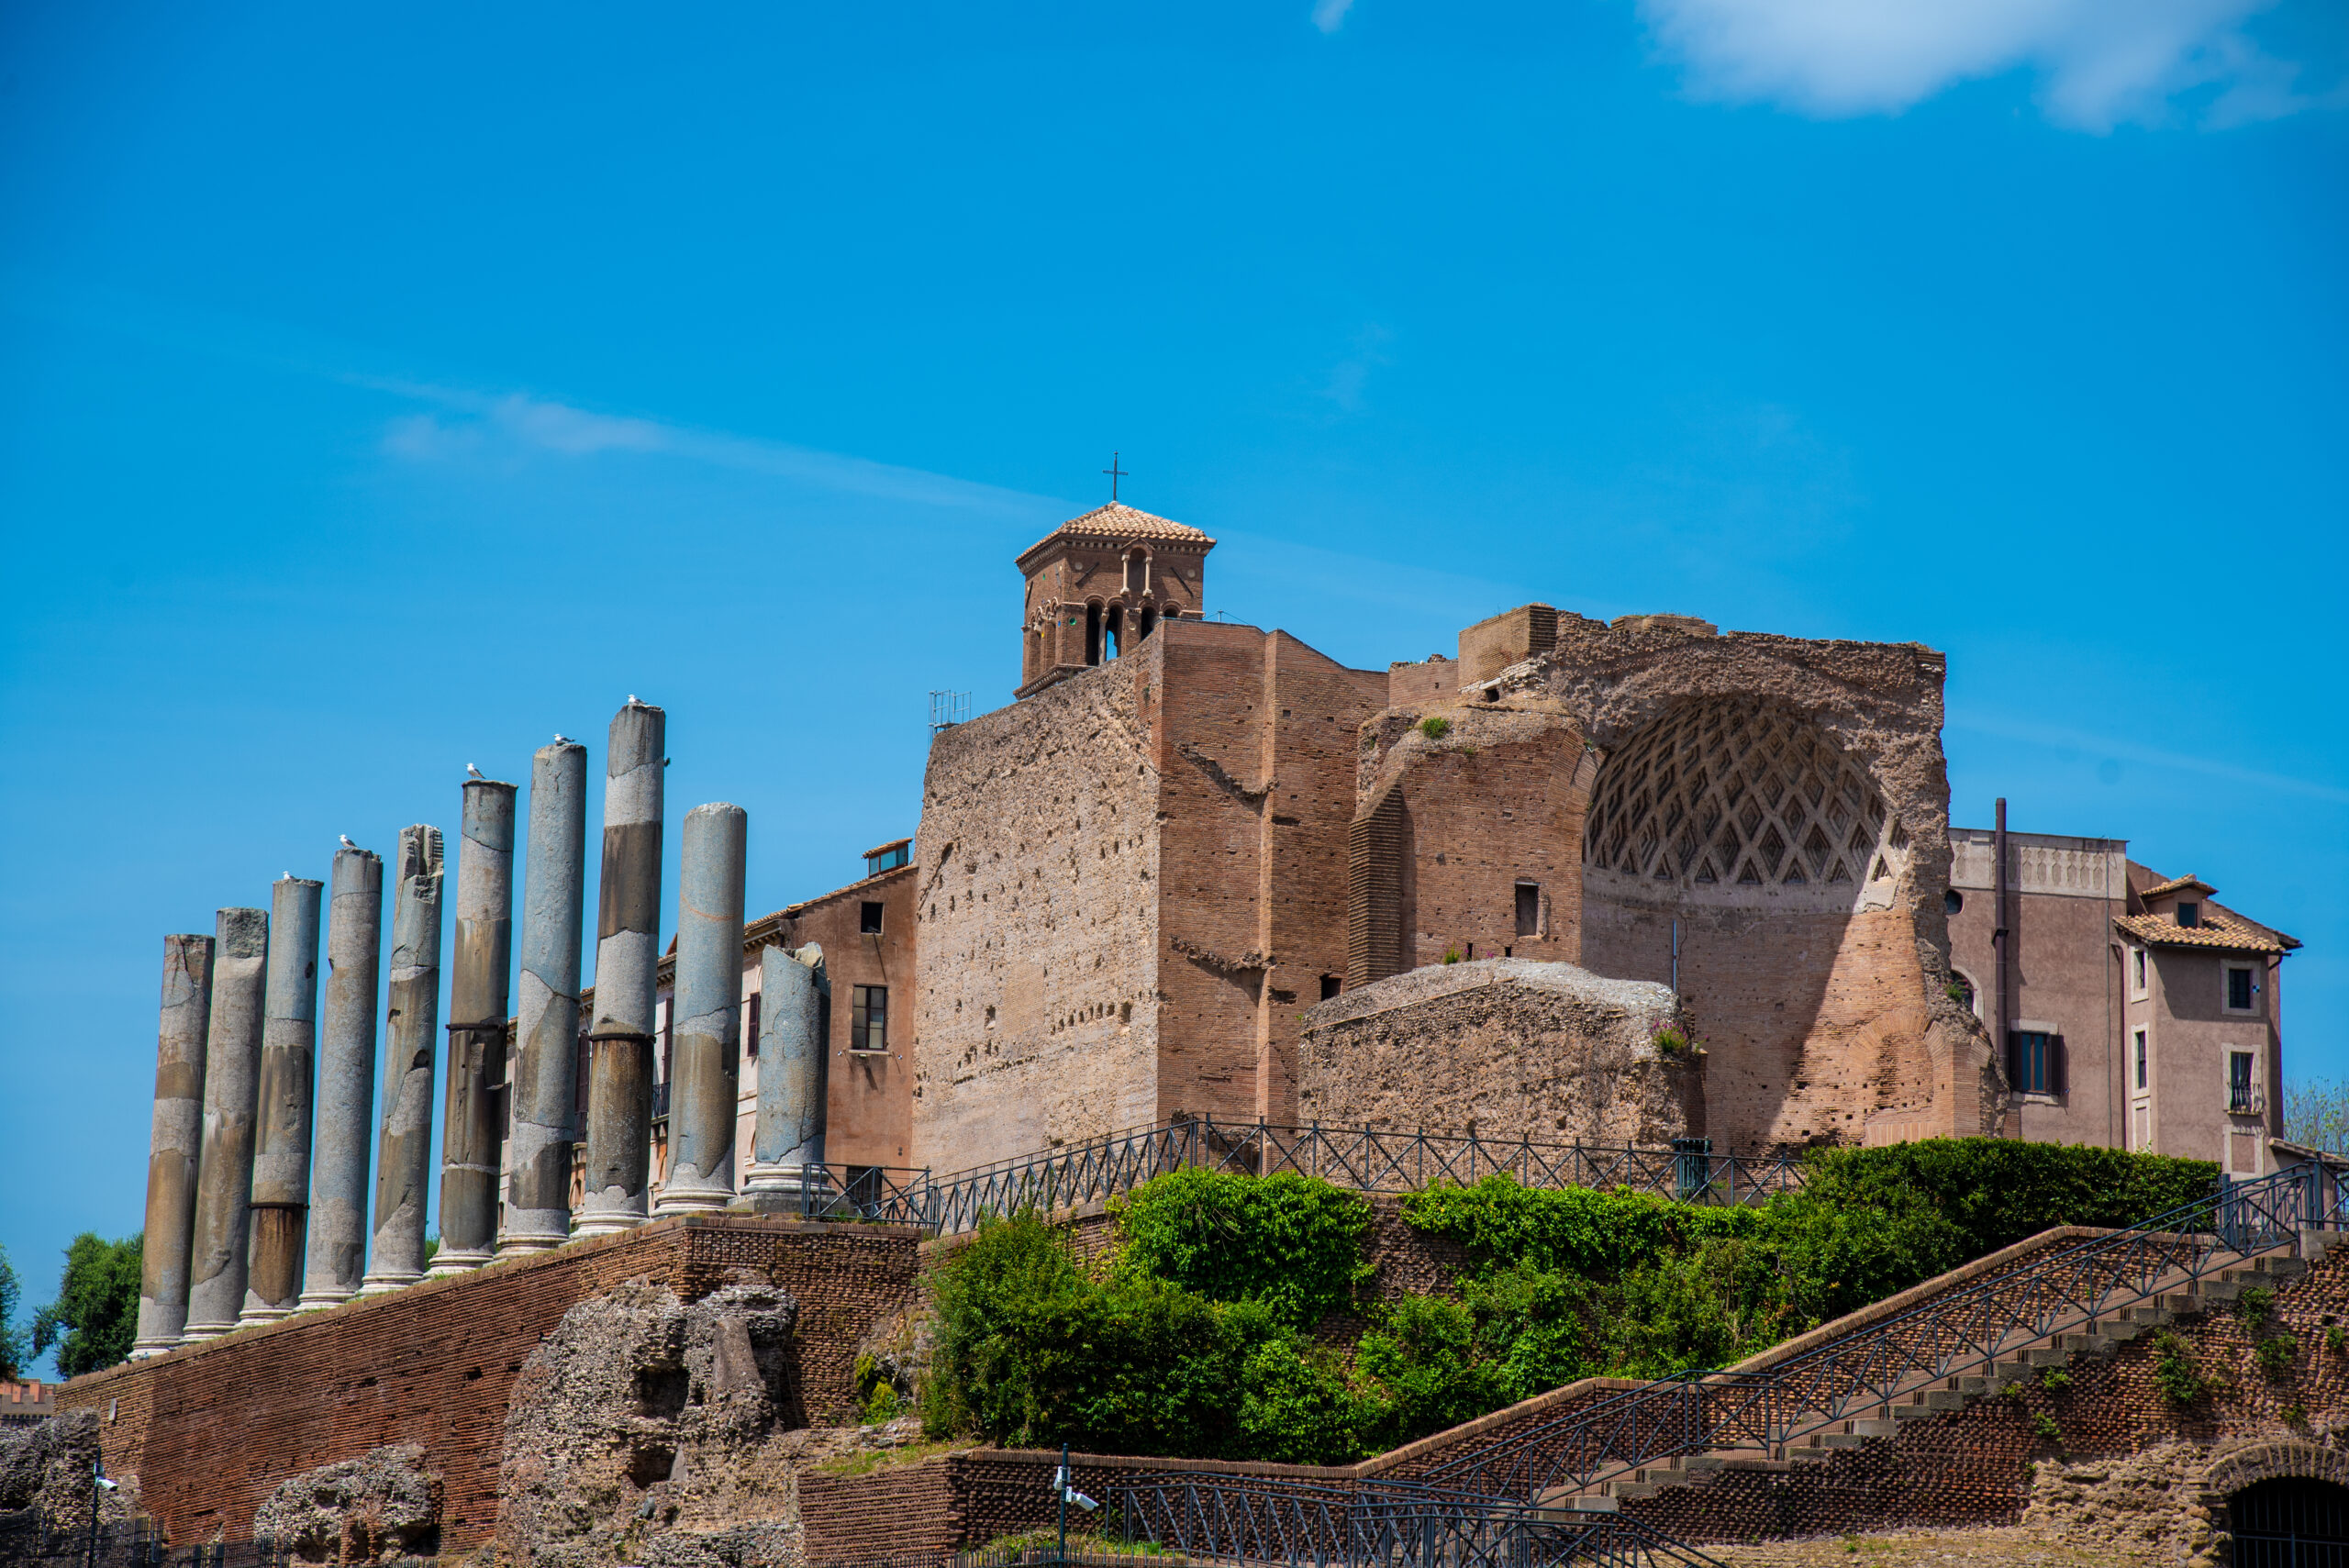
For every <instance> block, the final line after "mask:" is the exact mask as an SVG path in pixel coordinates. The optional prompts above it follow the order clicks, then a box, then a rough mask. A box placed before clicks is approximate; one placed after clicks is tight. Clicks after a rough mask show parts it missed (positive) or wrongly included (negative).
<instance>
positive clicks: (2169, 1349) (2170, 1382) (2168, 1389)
mask: <svg viewBox="0 0 2349 1568" xmlns="http://www.w3.org/2000/svg"><path fill="white" fill-rule="evenodd" d="M2154 1386H2156V1387H2158V1388H2159V1389H2160V1390H2161V1391H2162V1397H2163V1398H2165V1399H2167V1400H2168V1401H2169V1402H2170V1403H2171V1404H2173V1405H2179V1406H2184V1405H2191V1404H2194V1403H2195V1402H2196V1401H2198V1400H2199V1399H2201V1398H2202V1397H2204V1396H2206V1395H2208V1394H2210V1392H2211V1391H2212V1390H2213V1389H2215V1388H2216V1387H2217V1386H2218V1385H2217V1383H2216V1381H2215V1380H2214V1379H2211V1378H2208V1377H2205V1376H2203V1375H2202V1373H2201V1371H2200V1370H2199V1368H2197V1367H2196V1366H2195V1364H2194V1355H2193V1351H2192V1349H2191V1348H2190V1347H2189V1346H2188V1344H2187V1342H2186V1341H2185V1340H2182V1339H2180V1338H2178V1337H2177V1336H2176V1334H2173V1333H2171V1332H2169V1331H2168V1330H2166V1329H2165V1330H2164V1331H2163V1332H2162V1333H2161V1334H2160V1335H2158V1336H2156V1337H2155V1339H2154Z"/></svg>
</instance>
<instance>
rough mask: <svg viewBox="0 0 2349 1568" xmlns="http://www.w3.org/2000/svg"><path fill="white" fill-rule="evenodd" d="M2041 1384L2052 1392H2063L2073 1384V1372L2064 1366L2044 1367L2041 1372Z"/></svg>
mask: <svg viewBox="0 0 2349 1568" xmlns="http://www.w3.org/2000/svg"><path fill="white" fill-rule="evenodd" d="M2039 1386H2040V1387H2042V1388H2043V1389H2045V1390H2046V1391H2047V1392H2048V1393H2050V1394H2061V1393H2063V1392H2064V1391H2065V1389H2067V1388H2069V1387H2071V1386H2072V1374H2071V1373H2068V1372H2065V1370H2064V1369H2063V1368H2062V1367H2055V1366H2050V1367H2042V1368H2041V1369H2040V1373H2039Z"/></svg>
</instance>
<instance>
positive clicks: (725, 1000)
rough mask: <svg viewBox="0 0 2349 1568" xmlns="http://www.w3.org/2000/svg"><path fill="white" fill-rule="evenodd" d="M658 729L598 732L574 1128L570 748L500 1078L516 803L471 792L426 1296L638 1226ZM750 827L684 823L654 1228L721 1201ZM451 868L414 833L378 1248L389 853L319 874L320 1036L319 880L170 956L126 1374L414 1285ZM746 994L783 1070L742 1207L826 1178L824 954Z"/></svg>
mask: <svg viewBox="0 0 2349 1568" xmlns="http://www.w3.org/2000/svg"><path fill="white" fill-rule="evenodd" d="M665 723H666V720H665V716H664V715H663V714H662V710H661V709H659V708H657V707H652V706H648V705H645V704H642V703H640V702H638V701H637V700H636V699H635V698H633V697H631V698H629V703H628V706H625V707H623V708H622V709H621V710H620V711H619V713H618V715H617V716H616V717H614V718H613V720H612V726H611V733H610V747H609V752H608V762H607V782H606V788H605V805H604V842H603V877H602V883H601V889H602V891H601V900H600V907H599V909H598V917H597V922H596V982H597V984H596V1012H595V1017H594V1018H593V1019H592V1020H591V1021H590V1025H589V1028H588V1029H587V1031H586V1040H587V1045H588V1079H589V1081H588V1084H587V1109H586V1117H585V1126H584V1129H582V1128H581V1127H580V1126H578V1124H577V1121H578V1118H577V1114H576V1108H577V1105H578V1095H579V1087H580V1085H579V1084H578V1082H577V1073H578V1055H577V1049H578V1047H577V1041H578V1039H579V1036H580V1029H579V1004H580V974H579V959H580V943H581V938H582V914H583V910H582V903H583V896H582V890H583V886H584V878H583V875H582V871H583V867H582V862H583V860H584V852H585V837H586V777H587V774H586V757H587V753H586V748H585V747H584V746H582V745H580V744H578V743H577V742H575V741H571V740H563V739H562V738H561V737H557V738H556V740H555V742H554V743H553V744H552V745H549V746H545V747H541V748H540V750H539V751H538V753H537V754H536V756H535V757H534V758H533V759H532V764H531V787H530V819H529V860H528V862H527V871H528V884H527V886H526V888H525V890H524V899H523V925H522V949H521V954H520V958H521V996H520V1008H519V1014H520V1016H519V1018H518V1020H517V1027H516V1031H515V1038H516V1051H515V1052H514V1058H515V1059H514V1062H513V1063H512V1072H511V1073H510V1075H509V1073H508V1071H507V1067H508V1063H507V1060H506V1058H507V1047H506V1040H507V976H508V974H509V973H510V970H511V961H512V958H513V956H514V954H513V937H514V931H513V903H514V885H513V865H514V840H515V819H514V812H515V795H516V789H515V786H514V785H513V784H504V783H500V782H498V781H496V780H494V779H484V778H479V777H476V778H474V779H473V780H471V781H469V782H468V783H467V784H465V786H464V802H463V815H462V828H461V829H460V834H459V840H458V850H457V868H456V872H457V887H456V895H455V904H456V929H455V933H454V949H455V951H454V953H453V956H452V973H451V984H450V997H449V1012H450V1015H451V1018H450V1022H449V1024H448V1026H447V1029H446V1034H447V1038H448V1059H447V1060H448V1065H447V1073H446V1079H445V1084H444V1089H445V1096H446V1097H445V1101H444V1106H443V1115H442V1123H441V1159H440V1249H439V1251H438V1252H437V1253H436V1254H435V1255H434V1257H433V1258H432V1260H431V1266H430V1272H431V1273H435V1274H444V1273H458V1272H462V1271H463V1270H466V1269H470V1268H474V1267H478V1266H479V1265H481V1264H483V1263H485V1262H489V1261H490V1260H491V1259H492V1258H493V1257H495V1256H496V1255H499V1254H501V1253H513V1252H529V1251H543V1250H545V1249H548V1248H551V1247H555V1246H560V1245H562V1243H563V1242H564V1241H566V1240H570V1239H571V1238H572V1237H573V1235H597V1234H608V1233H612V1232H616V1231H619V1230H625V1229H629V1228H631V1227H633V1226H636V1225H640V1224H642V1223H644V1222H645V1220H646V1219H647V1218H649V1217H650V1215H651V1212H653V1210H652V1209H651V1208H649V1207H648V1204H647V1199H648V1196H649V1189H650V1185H651V1181H650V1178H651V1169H650V1138H651V1096H652V1084H653V1072H652V1043H653V1038H654V1031H653V1027H652V1025H653V1016H654V1008H655V1006H656V998H657V974H658V966H659V962H660V947H659V916H660V894H659V888H660V881H661V835H662V769H663V768H664V767H665V766H666V765H667V758H666V757H665V755H664V754H663V750H662V748H663V743H664V740H665ZM747 828H748V818H747V817H746V815H745V813H744V812H743V811H742V809H741V808H740V807H739V806H727V805H712V806H697V807H696V808H695V809H694V810H693V811H691V812H689V813H687V815H686V817H685V823H684V830H683V834H682V848H683V861H684V865H683V868H682V873H681V876H680V879H679V888H678V927H679V929H678V938H677V960H676V974H675V994H674V1001H673V1003H672V1015H671V1016H672V1018H674V1036H673V1039H674V1058H673V1062H672V1064H671V1077H670V1082H669V1094H670V1123H669V1125H670V1173H669V1177H668V1180H667V1181H666V1182H665V1183H664V1184H662V1192H661V1197H660V1200H659V1203H658V1205H657V1211H658V1212H660V1213H662V1214H668V1213H687V1212H695V1211H707V1210H711V1209H719V1208H724V1207H727V1206H728V1205H729V1204H730V1203H732V1202H734V1200H735V1191H734V1141H735V1140H734V1118H735V1106H736V1101H737V1084H738V1082H739V1079H740V1049H741V1040H740V1007H741V989H742V984H741V983H742V894H743V876H744V867H745V850H746V847H747V846H746V839H747ZM442 874H443V873H442V851H441V837H440V831H439V830H438V829H437V828H429V827H421V826H418V827H413V828H407V829H406V830H405V831H403V832H402V834H401V835H400V847H399V853H398V859H397V862H396V880H395V886H394V895H393V916H392V952H391V965H390V968H391V973H390V987H389V995H388V1006H387V1008H386V1013H385V1028H384V1042H383V1043H384V1051H383V1059H382V1078H383V1091H384V1106H383V1116H382V1119H381V1123H380V1127H379V1128H376V1129H375V1131H376V1135H377V1141H376V1148H375V1194H374V1207H373V1214H374V1229H373V1233H372V1235H371V1233H370V1232H369V1229H368V1223H367V1221H368V1213H369V1208H368V1194H367V1167H368V1151H369V1138H370V1129H371V1124H372V1123H373V1121H374V1100H375V1088H376V1058H375V1049H376V1025H375V1006H376V998H377V995H378V992H379V984H378V983H379V980H380V979H381V976H380V974H379V969H378V957H379V954H380V953H381V951H382V919H383V893H384V865H383V862H382V860H381V859H380V858H379V857H378V856H376V855H375V854H373V852H371V851H366V850H362V849H359V848H357V847H356V846H353V845H351V844H350V843H349V841H348V840H345V847H344V848H343V849H342V851H340V853H338V854H337V855H336V856H335V862H334V869H333V881H332V894H331V897H330V898H329V900H328V905H327V908H326V933H325V936H326V942H325V946H326V958H327V973H326V976H325V991H326V1005H325V1018H324V1029H323V1031H322V1034H321V1031H320V1029H319V1017H318V991H319V975H318V972H317V959H318V951H319V918H320V899H319V895H320V892H321V884H318V883H317V882H314V881H309V880H306V879H304V878H300V877H295V876H292V875H290V874H289V875H288V876H286V877H285V878H284V879H283V880H281V881H280V882H278V883H277V884H275V885H274V886H273V889H272V891H271V907H270V908H269V909H268V910H266V911H264V910H261V909H246V908H238V909H223V910H221V911H220V912H219V915H218V917H217V924H216V929H215V933H214V935H212V936H210V937H203V936H185V935H180V936H172V937H167V938H166V939H164V965H163V990H162V1007H161V1026H160V1029H159V1032H158V1037H157V1055H156V1077H155V1108H154V1123H153V1136H152V1140H151V1144H150V1158H149V1168H148V1200H147V1232H146V1234H147V1244H146V1251H145V1253H144V1262H143V1273H142V1275H141V1279H140V1288H139V1331H138V1340H137V1342H136V1347H135V1350H134V1352H133V1353H134V1354H138V1355H152V1354H160V1353H161V1352H162V1351H166V1350H169V1349H170V1348H171V1347H172V1346H173V1345H175V1344H178V1343H181V1342H184V1340H201V1339H206V1338H209V1337H212V1336H215V1335H218V1334H223V1333H227V1332H228V1331H229V1330H230V1329H235V1328H238V1327H240V1326H243V1325H247V1324H251V1323H260V1322H268V1321H271V1320H273V1319H275V1318H283V1317H285V1316H286V1315H287V1314H289V1313H291V1312H294V1311H295V1310H298V1309H302V1308H311V1307H331V1306H333V1305H336V1304H337V1303H340V1302H342V1301H346V1300H349V1299H350V1298H351V1296H355V1295H358V1294H361V1293H362V1292H372V1291H380V1290H392V1289H397V1288H399V1287H400V1286H402V1285H405V1284H412V1283H414V1282H415V1281H416V1280H417V1279H419V1278H422V1277H423V1276H424V1274H425V1273H426V1267H425V1262H426V1260H425V1235H424V1219H425V1205H426V1195H427V1192H428V1188H429V1179H430V1174H431V1169H430V1152H429V1146H430V1140H431V1123H432V1101H433V1092H434V1082H433V1066H434V1056H435V1051H436V1049H437V1046H436V1042H435V1039H434V1037H435V1035H436V1033H438V1032H440V1029H439V1022H440V1007H439V1003H440V966H441V952H440V917H441V907H442V903H441V891H442V889H441V884H442ZM761 982H762V985H763V988H764V991H765V995H767V997H768V998H769V1001H768V1004H767V1007H766V1011H765V1015H764V1022H763V1028H762V1029H761V1036H762V1044H763V1050H764V1051H766V1052H767V1053H768V1056H767V1060H768V1062H770V1063H771V1065H770V1067H769V1069H768V1071H767V1072H766V1073H763V1075H762V1079H761V1088H760V1095H759V1114H758V1123H757V1125H758V1136H757V1151H756V1152H757V1155H758V1162H757V1164H756V1165H755V1166H754V1167H753V1169H752V1179H751V1182H750V1183H749V1184H748V1185H750V1186H751V1188H752V1189H753V1190H754V1191H755V1190H771V1189H775V1188H783V1187H790V1188H795V1189H796V1188H797V1187H798V1186H800V1185H802V1184H804V1183H805V1182H806V1181H807V1179H808V1173H807V1171H806V1170H805V1169H804V1168H805V1167H807V1166H813V1165H817V1164H819V1163H820V1162H821V1160H822V1158H823V1146H822V1068H823V1054H824V1047H823V1042H822V1041H821V1040H819V1039H818V1034H817V1031H818V1017H819V1008H818V992H819V990H820V988H821V986H822V984H823V976H822V959H821V954H820V952H818V951H817V950H814V949H812V948H811V949H808V950H805V951H803V952H801V953H798V954H785V952H783V951H782V950H780V949H769V950H767V951H766V952H765V953H764V954H763V962H762V969H761ZM501 1091H504V1092H507V1093H510V1094H511V1095H512V1096H513V1099H512V1114H511V1118H510V1129H509V1127H508V1126H507V1125H502V1123H503V1122H504V1120H505V1119H506V1118H501V1117H500V1115H499V1096H500V1093H501ZM583 1132H584V1142H585V1150H584V1155H585V1159H584V1166H585V1173H586V1180H585V1195H584V1199H583V1201H582V1203H581V1206H580V1209H579V1212H578V1213H577V1214H576V1215H574V1214H573V1211H572V1207H571V1202H570V1178H571V1164H572V1151H573V1144H574V1143H575V1142H577V1141H579V1140H581V1138H582V1134H583ZM509 1134H510V1144H509V1145H508V1147H507V1151H504V1154H503V1155H502V1151H501V1143H504V1142H506V1140H507V1138H508V1137H509ZM501 1174H502V1175H503V1176H504V1179H505V1181H506V1184H507V1187H506V1192H505V1194H504V1199H505V1201H504V1205H503V1213H504V1225H503V1227H502V1229H501V1227H500V1225H499V1217H500V1203H499V1196H500V1195H499V1192H498V1184H499V1180H500V1177H501ZM371 1256H372V1259H373V1266H372V1268H371V1267H370V1265H369V1261H370V1258H371Z"/></svg>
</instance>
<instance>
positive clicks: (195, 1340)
mask: <svg viewBox="0 0 2349 1568" xmlns="http://www.w3.org/2000/svg"><path fill="white" fill-rule="evenodd" d="M237 1328H238V1326H237V1325H236V1324H234V1323H191V1324H189V1325H188V1326H187V1327H186V1328H184V1329H181V1330H180V1343H181V1344H183V1345H197V1344H202V1343H203V1342H204V1341H205V1340H217V1339H218V1338H220V1337H221V1336H222V1335H223V1334H233V1333H235V1332H236V1331H237Z"/></svg>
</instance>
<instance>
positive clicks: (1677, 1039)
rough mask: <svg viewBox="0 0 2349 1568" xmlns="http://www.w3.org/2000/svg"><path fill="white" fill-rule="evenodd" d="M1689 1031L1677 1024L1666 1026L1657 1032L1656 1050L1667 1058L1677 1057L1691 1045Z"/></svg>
mask: <svg viewBox="0 0 2349 1568" xmlns="http://www.w3.org/2000/svg"><path fill="white" fill-rule="evenodd" d="M1690 1043H1691V1042H1690V1040H1689V1039H1688V1031H1687V1030H1686V1029H1682V1028H1680V1027H1679V1026H1678V1025H1677V1024H1666V1025H1664V1027H1663V1028H1662V1029H1657V1030H1656V1031H1655V1048H1656V1049H1657V1050H1658V1051H1662V1052H1664V1055H1666V1056H1677V1055H1679V1054H1680V1053H1681V1052H1682V1051H1687V1049H1688V1047H1689V1045H1690Z"/></svg>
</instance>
